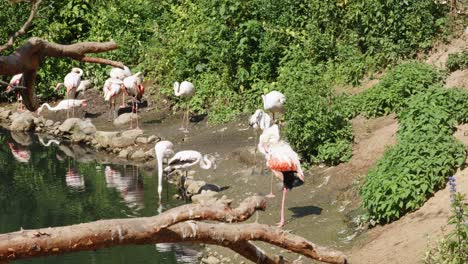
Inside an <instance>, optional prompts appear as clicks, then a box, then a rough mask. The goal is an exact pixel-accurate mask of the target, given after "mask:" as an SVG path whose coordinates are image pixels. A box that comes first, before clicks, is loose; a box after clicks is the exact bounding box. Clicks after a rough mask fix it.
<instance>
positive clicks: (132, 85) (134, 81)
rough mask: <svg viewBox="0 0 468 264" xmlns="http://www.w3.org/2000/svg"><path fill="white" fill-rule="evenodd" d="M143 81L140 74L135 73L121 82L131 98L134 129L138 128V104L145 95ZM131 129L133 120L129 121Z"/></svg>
mask: <svg viewBox="0 0 468 264" xmlns="http://www.w3.org/2000/svg"><path fill="white" fill-rule="evenodd" d="M142 83H143V79H142V77H141V72H137V73H135V74H133V75H132V76H129V77H127V78H125V79H124V80H123V84H124V87H125V92H126V93H127V94H128V95H130V96H131V97H132V113H133V112H135V113H136V116H137V120H136V128H137V129H139V128H140V127H139V126H138V102H139V101H140V100H141V98H142V97H143V94H144V93H145V87H144V86H143V84H142ZM132 128H133V118H131V119H130V129H132Z"/></svg>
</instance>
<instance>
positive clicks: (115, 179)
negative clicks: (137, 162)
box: [104, 166, 145, 213]
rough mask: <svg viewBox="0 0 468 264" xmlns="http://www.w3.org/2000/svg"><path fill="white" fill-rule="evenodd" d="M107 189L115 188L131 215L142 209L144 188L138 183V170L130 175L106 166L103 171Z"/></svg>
mask: <svg viewBox="0 0 468 264" xmlns="http://www.w3.org/2000/svg"><path fill="white" fill-rule="evenodd" d="M104 174H105V177H106V183H107V187H108V188H115V189H116V190H117V191H118V192H119V193H120V196H121V197H122V198H123V200H124V202H125V204H126V205H127V206H128V207H129V208H130V209H132V212H133V213H136V212H137V211H139V210H141V209H143V208H144V207H145V206H144V188H143V186H142V184H141V183H140V182H139V181H138V169H137V170H136V174H135V172H134V171H133V167H132V173H131V175H127V174H126V173H124V174H123V175H122V173H121V172H120V171H119V170H115V169H112V168H111V167H110V166H106V168H105V170H104Z"/></svg>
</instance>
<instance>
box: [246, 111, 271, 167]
mask: <svg viewBox="0 0 468 264" xmlns="http://www.w3.org/2000/svg"><path fill="white" fill-rule="evenodd" d="M270 122H271V118H270V116H269V115H268V114H267V113H265V112H264V111H263V110H262V109H257V110H256V111H255V113H254V114H253V115H252V116H250V118H249V125H250V126H251V127H253V128H254V130H255V138H258V130H262V131H263V130H264V129H266V128H269V127H270ZM257 144H258V143H257V142H255V164H256V163H257V157H256V155H257Z"/></svg>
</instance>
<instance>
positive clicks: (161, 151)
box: [154, 140, 174, 206]
mask: <svg viewBox="0 0 468 264" xmlns="http://www.w3.org/2000/svg"><path fill="white" fill-rule="evenodd" d="M173 147H174V145H173V144H172V142H170V141H167V140H163V141H159V142H158V143H156V145H155V146H154V151H155V153H156V158H157V160H158V163H157V166H158V168H157V169H158V195H159V205H160V206H161V194H162V187H163V186H162V178H163V159H166V163H168V161H167V159H168V158H169V157H170V156H172V155H174V150H173V149H172V148H173Z"/></svg>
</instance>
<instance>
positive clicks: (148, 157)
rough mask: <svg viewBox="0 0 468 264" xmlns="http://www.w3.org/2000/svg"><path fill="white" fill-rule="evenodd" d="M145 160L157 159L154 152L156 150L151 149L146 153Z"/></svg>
mask: <svg viewBox="0 0 468 264" xmlns="http://www.w3.org/2000/svg"><path fill="white" fill-rule="evenodd" d="M145 158H147V159H154V158H156V153H155V152H154V148H151V149H150V150H148V151H146V152H145Z"/></svg>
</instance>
